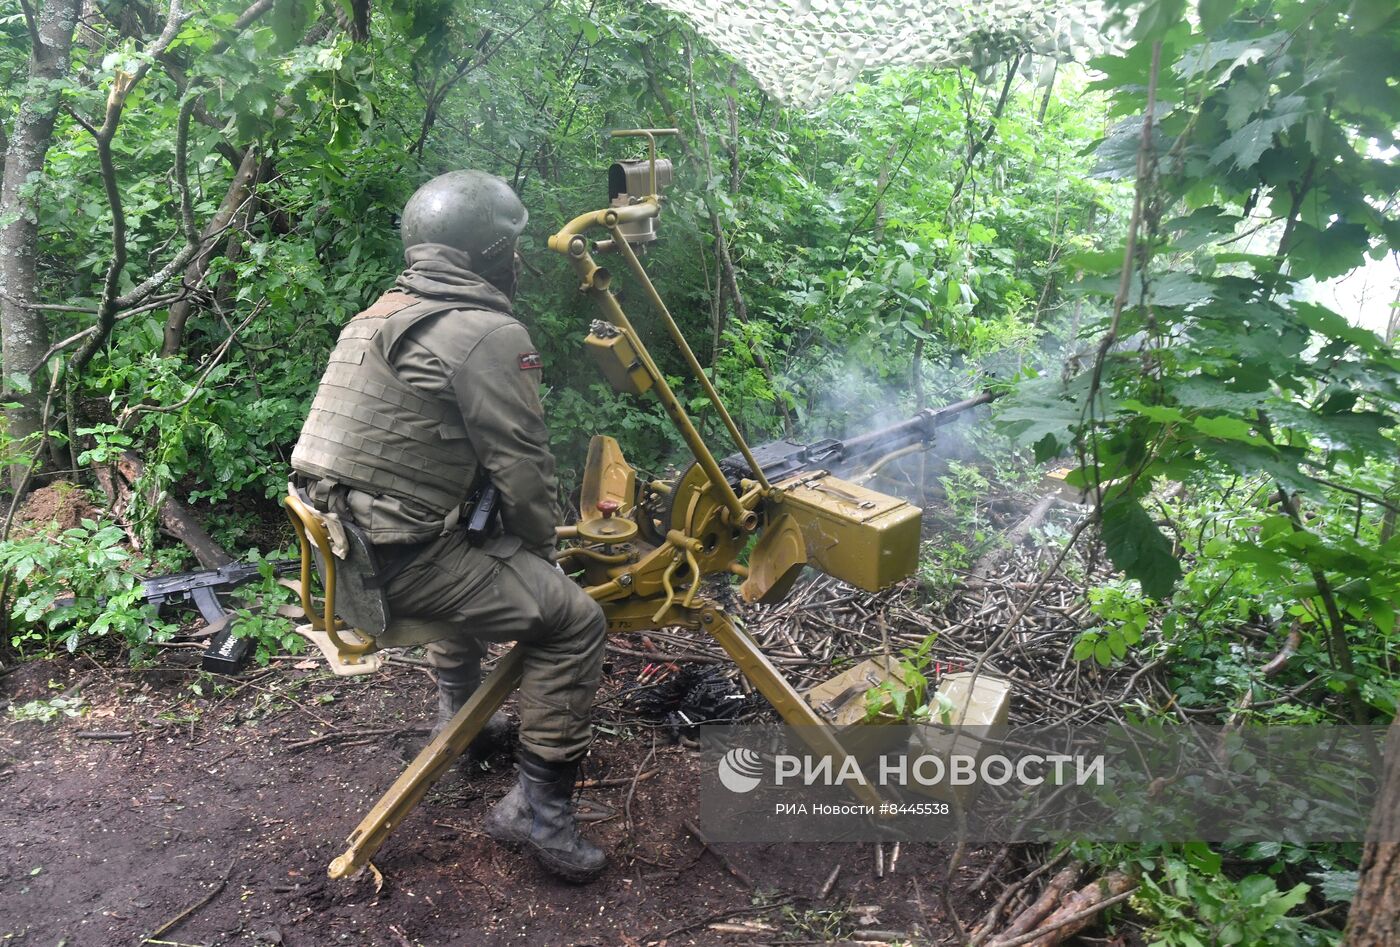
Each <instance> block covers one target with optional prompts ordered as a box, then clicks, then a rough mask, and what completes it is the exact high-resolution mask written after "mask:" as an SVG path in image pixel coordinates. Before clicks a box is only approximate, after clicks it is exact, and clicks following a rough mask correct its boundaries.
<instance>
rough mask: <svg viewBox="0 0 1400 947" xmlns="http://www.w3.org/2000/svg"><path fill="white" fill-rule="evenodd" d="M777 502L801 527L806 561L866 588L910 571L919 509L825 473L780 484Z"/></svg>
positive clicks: (869, 589)
mask: <svg viewBox="0 0 1400 947" xmlns="http://www.w3.org/2000/svg"><path fill="white" fill-rule="evenodd" d="M778 490H779V495H778V496H777V497H776V498H775V506H776V507H777V510H778V511H780V512H782V513H787V514H788V515H790V516H791V517H792V518H793V520H794V521H795V522H796V524H797V526H798V528H799V529H801V531H802V538H803V540H804V542H805V545H806V549H807V562H808V563H809V564H811V565H814V566H816V567H817V568H818V569H821V570H822V571H823V572H825V573H827V574H828V575H832V576H835V577H836V578H838V579H840V580H841V581H842V582H847V583H849V584H851V585H854V586H856V587H857V588H861V589H865V590H866V591H867V592H878V591H880V590H881V589H885V588H888V587H889V586H891V585H893V584H894V583H896V582H898V581H899V580H900V579H903V578H907V577H908V576H910V575H913V573H914V570H915V569H916V568H917V567H918V565H919V526H920V522H921V520H922V517H923V512H922V511H921V510H920V509H918V507H915V506H911V505H910V504H908V503H906V502H905V501H903V500H901V499H899V498H898V497H892V496H889V495H888V494H884V493H877V492H876V491H874V490H868V489H866V488H865V487H862V486H857V485H856V484H854V483H851V482H850V481H847V480H842V479H840V478H839V477H832V476H829V475H827V474H825V473H820V472H818V473H815V474H802V475H800V476H797V477H794V478H793V479H791V480H789V481H787V482H786V483H784V484H781V485H780V486H779V487H778Z"/></svg>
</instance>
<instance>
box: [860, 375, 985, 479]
mask: <svg viewBox="0 0 1400 947" xmlns="http://www.w3.org/2000/svg"><path fill="white" fill-rule="evenodd" d="M999 397H1001V392H997V391H984V392H982V393H981V394H979V395H975V396H973V397H971V398H966V399H964V400H962V401H958V402H955V403H953V404H950V405H948V406H946V407H943V408H925V409H924V410H922V411H920V412H919V413H918V414H916V415H914V416H913V417H912V418H910V419H908V420H907V421H900V422H898V423H896V424H891V425H890V426H889V427H883V428H880V429H879V430H877V431H871V432H869V433H868V434H860V435H857V436H856V437H850V438H847V439H846V440H844V441H842V442H841V444H842V447H843V450H842V452H841V460H842V462H843V463H847V464H849V463H851V462H852V461H854V460H856V459H858V458H862V457H866V456H868V455H870V454H873V453H876V452H880V453H888V452H890V451H895V450H899V449H900V448H901V447H908V446H909V445H911V444H918V443H921V442H923V441H926V440H929V439H930V438H931V437H933V434H934V431H936V430H938V428H940V427H942V426H943V425H945V424H949V423H951V422H952V421H953V420H955V419H956V418H957V417H958V415H960V414H962V413H963V412H964V411H970V410H971V409H973V408H976V407H978V406H979V405H984V404H990V403H991V402H993V401H995V400H996V399H997V398H999Z"/></svg>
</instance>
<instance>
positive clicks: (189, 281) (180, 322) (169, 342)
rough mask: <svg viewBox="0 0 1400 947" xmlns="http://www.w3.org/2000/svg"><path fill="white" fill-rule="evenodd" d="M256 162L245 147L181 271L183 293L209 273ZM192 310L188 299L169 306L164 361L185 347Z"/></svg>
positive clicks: (243, 198) (254, 149)
mask: <svg viewBox="0 0 1400 947" xmlns="http://www.w3.org/2000/svg"><path fill="white" fill-rule="evenodd" d="M258 158H259V155H258V148H257V146H256V145H249V146H248V150H247V151H245V152H243V160H242V161H241V162H239V164H238V170H237V171H235V172H234V174H233V181H232V182H230V183H229V186H228V192H227V193H226V194H225V195H224V201H223V203H222V204H220V205H219V210H218V212H217V213H216V214H214V217H213V219H211V220H210V221H209V225H208V226H207V227H205V228H204V234H203V241H202V248H201V249H200V251H199V253H198V254H196V255H195V258H194V259H193V260H191V261H190V265H189V266H187V267H186V268H185V288H186V290H187V291H193V290H194V289H195V288H196V287H197V286H199V284H200V283H202V282H203V281H204V275H205V274H206V273H208V272H209V263H210V262H211V261H212V260H213V259H214V252H215V249H216V248H217V247H218V246H219V245H220V241H219V239H218V235H219V233H220V232H221V231H223V229H224V228H225V227H227V226H228V225H229V222H230V221H232V220H233V215H234V214H236V213H237V212H238V209H239V208H240V207H242V206H243V202H244V201H246V200H247V199H248V192H249V190H250V189H251V188H252V186H253V181H254V179H255V178H256V176H257V172H258V167H259V160H258ZM193 308H194V304H193V303H192V302H191V301H190V299H189V297H188V296H186V297H185V298H183V299H178V300H176V301H175V302H174V303H173V304H171V306H170V314H169V316H167V317H166V320H165V341H164V342H163V343H162V345H161V347H160V354H161V355H164V356H167V357H168V356H171V355H179V354H180V349H182V348H183V347H184V345H185V323H186V322H188V321H189V318H190V313H191V311H192V310H193Z"/></svg>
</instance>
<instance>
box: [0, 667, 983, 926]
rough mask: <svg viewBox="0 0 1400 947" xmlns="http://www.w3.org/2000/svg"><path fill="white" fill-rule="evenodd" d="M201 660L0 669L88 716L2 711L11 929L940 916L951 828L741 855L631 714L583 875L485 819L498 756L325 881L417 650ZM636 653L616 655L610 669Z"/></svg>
mask: <svg viewBox="0 0 1400 947" xmlns="http://www.w3.org/2000/svg"><path fill="white" fill-rule="evenodd" d="M197 660H198V651H197V650H166V651H163V652H162V657H161V660H160V662H159V663H158V665H157V666H156V667H154V668H150V669H142V670H136V669H130V668H127V667H125V666H122V665H121V663H120V662H119V661H116V660H114V661H113V662H111V663H108V664H99V663H98V662H97V661H94V660H92V659H91V658H86V657H78V658H72V659H68V658H64V659H55V660H44V661H37V662H32V663H29V664H26V665H22V666H20V667H19V668H17V669H15V670H13V671H11V672H9V673H7V674H5V676H4V677H0V705H3V704H4V703H6V702H9V703H10V705H11V706H13V707H15V708H20V707H22V706H25V705H27V704H28V703H29V702H30V701H33V700H36V699H45V700H48V699H51V698H53V697H55V696H62V695H67V696H69V697H81V698H82V699H83V703H82V714H81V715H80V716H76V717H60V718H59V719H57V720H54V721H50V722H41V721H23V720H20V721H17V720H12V719H10V718H9V715H4V716H0V720H3V721H4V722H3V723H0V727H3V730H0V837H3V839H4V845H3V846H2V847H0V945H4V947H10V945H26V947H29V945H33V947H60V945H61V947H88V945H92V947H108V945H124V944H140V943H143V942H146V943H156V944H166V945H171V944H175V945H216V944H218V945H223V944H274V945H288V947H311V945H335V944H347V945H380V944H383V945H390V947H406V945H422V947H439V945H443V947H446V945H463V947H478V945H494V944H531V945H542V947H554V945H606V947H632V945H643V944H650V945H671V947H677V945H691V944H746V945H753V944H765V943H783V944H791V943H826V942H847V941H851V940H854V939H855V938H857V937H858V938H860V939H861V940H862V942H867V943H868V942H872V941H873V942H876V943H879V942H914V943H921V944H922V943H950V942H953V940H954V938H953V936H952V935H951V933H950V926H949V925H948V923H947V921H946V919H945V917H944V913H943V908H942V907H941V898H940V891H941V888H942V879H943V866H944V865H945V864H946V860H947V852H945V851H942V850H940V849H939V848H938V847H935V846H908V845H906V846H904V848H903V851H902V853H901V855H900V858H899V861H898V863H897V865H896V866H895V868H894V870H893V871H886V872H885V873H884V875H883V877H877V875H876V871H875V858H874V850H873V846H872V845H869V844H864V845H818V846H812V845H808V846H792V845H788V846H764V845H753V846H732V845H731V846H724V847H723V848H722V849H721V855H722V857H723V858H724V859H727V860H728V861H729V863H730V865H732V866H733V868H734V869H737V874H736V873H734V872H731V870H730V869H729V868H727V867H726V865H725V864H724V863H723V861H722V860H721V857H719V856H717V855H716V854H715V853H714V852H711V851H708V850H706V849H705V847H704V846H703V845H701V844H700V843H699V842H698V841H697V840H696V839H694V838H693V837H691V835H690V834H689V833H688V832H687V830H686V829H685V827H684V825H683V822H684V821H685V820H686V819H687V817H688V815H689V814H690V813H691V812H693V811H694V808H695V794H696V785H697V782H698V780H697V778H696V774H697V757H696V756H695V755H693V754H692V753H691V751H690V750H688V749H686V748H685V747H684V746H672V745H669V744H668V741H667V739H666V738H665V736H664V735H663V736H662V737H661V738H660V739H659V740H658V743H657V745H658V750H657V756H656V760H657V763H659V765H655V764H653V768H655V769H656V772H655V775H654V776H650V777H647V778H644V779H642V780H640V781H637V782H635V783H634V777H635V776H636V775H637V773H638V772H639V771H640V767H641V765H642V763H643V762H644V761H645V759H646V757H647V755H648V753H649V751H650V750H651V748H652V734H653V733H654V732H655V731H653V730H651V729H647V728H646V727H645V726H644V725H642V723H641V722H640V721H631V722H629V721H628V720H627V719H625V715H623V717H622V718H619V719H617V720H616V721H615V723H614V724H612V725H609V726H607V727H606V730H607V732H601V733H600V735H599V738H598V740H597V741H596V743H595V746H594V749H593V751H592V754H591V756H590V759H589V762H588V765H587V767H586V770H585V772H584V773H583V776H584V777H585V778H589V779H593V780H599V781H602V782H603V785H601V786H593V787H591V788H586V789H584V790H583V792H582V800H583V801H582V803H581V812H583V813H584V814H585V815H587V816H588V817H589V818H591V819H594V820H596V821H594V822H592V823H591V825H590V826H589V828H588V832H589V833H590V835H591V836H592V837H593V838H595V839H596V840H597V841H598V842H599V843H600V844H602V845H604V846H605V847H606V848H607V849H608V851H609V852H610V853H611V855H612V858H613V861H612V865H611V867H610V868H609V870H608V872H607V874H606V875H605V876H604V877H603V878H602V879H601V880H600V881H598V882H596V883H595V884H593V885H589V886H584V887H575V886H571V885H567V884H564V883H561V882H558V881H555V880H553V879H552V878H550V877H548V876H546V875H545V874H544V873H543V872H542V871H540V870H539V869H538V868H537V867H536V866H535V865H534V864H533V862H531V861H529V860H528V859H527V858H525V857H523V856H520V855H517V854H514V853H511V852H509V851H506V850H504V849H502V848H500V847H499V846H497V845H496V844H495V843H494V842H492V841H491V840H490V839H489V838H487V837H486V836H484V835H483V834H482V833H481V832H480V824H481V820H482V817H483V816H484V814H485V812H486V810H487V807H488V806H489V805H490V803H491V802H493V801H494V800H495V799H497V798H498V797H499V796H501V795H502V794H503V793H504V792H505V791H506V789H507V788H508V786H509V785H510V782H511V780H512V778H513V775H512V774H511V771H510V766H509V764H508V761H507V760H505V759H498V760H497V761H495V763H494V770H491V771H479V772H476V773H473V774H469V775H468V776H465V777H463V776H460V775H453V776H450V777H448V778H446V779H444V780H443V781H442V782H441V783H440V784H439V785H438V787H437V788H436V789H435V790H434V791H433V792H432V793H431V794H430V795H429V797H428V799H427V800H426V801H425V803H424V804H423V805H422V806H421V807H420V808H419V809H418V810H417V811H415V812H414V813H413V815H412V816H411V817H410V818H409V819H408V821H407V822H406V823H405V824H404V825H403V826H401V827H400V828H399V829H398V830H397V831H396V832H395V833H394V834H393V836H392V837H391V838H390V840H389V841H388V843H387V844H386V845H385V846H384V848H383V849H382V850H381V851H380V852H379V854H378V856H377V857H376V858H375V865H376V866H377V868H378V869H379V870H380V872H381V873H382V876H383V882H382V887H379V888H378V890H376V882H375V880H374V878H373V877H372V876H370V875H368V874H367V873H362V876H361V877H357V878H354V879H349V880H345V881H331V880H329V879H328V878H327V876H326V865H327V864H328V863H329V861H330V860H331V859H332V858H333V857H334V856H335V855H337V854H339V853H340V851H341V850H342V849H343V841H344V839H345V837H346V835H347V834H349V832H350V831H351V829H352V828H353V827H354V826H355V824H356V823H357V822H358V821H359V819H360V818H361V816H362V815H363V813H364V812H365V811H366V810H367V809H368V807H369V806H370V805H371V804H372V803H373V801H374V800H375V799H376V798H377V796H378V794H379V793H381V792H382V791H383V790H384V789H385V788H387V787H388V785H389V784H390V783H391V782H392V781H393V779H394V777H395V776H396V775H397V773H398V772H399V771H400V769H401V768H402V766H403V754H404V752H405V750H406V748H407V747H410V746H412V745H413V743H414V742H415V741H418V740H421V739H423V737H422V733H421V732H415V731H414V728H419V727H421V726H422V725H423V724H424V723H425V722H426V721H427V720H428V716H429V712H430V705H431V700H432V685H431V681H430V679H429V678H428V676H427V672H426V671H425V670H424V669H423V668H422V667H418V666H414V665H411V664H409V665H390V666H389V667H386V668H385V669H384V670H382V671H381V672H380V673H379V674H376V675H372V676H370V677H368V678H355V679H337V678H334V677H331V676H329V675H327V674H326V673H325V672H324V671H323V670H321V668H320V667H319V666H318V664H316V663H314V662H310V661H296V660H288V661H279V662H276V663H274V664H273V665H272V666H271V667H270V668H269V669H266V670H257V669H254V670H252V671H250V672H248V673H246V674H245V675H244V676H243V677H241V678H237V679H231V678H210V677H207V676H204V677H201V675H200V674H199V672H198V671H197V668H196V666H195V665H196V662H197ZM640 667H641V663H635V664H634V663H633V662H632V660H631V659H627V658H618V659H614V660H613V662H612V663H611V664H610V666H609V669H608V678H607V683H606V684H605V688H607V687H612V688H614V689H615V688H616V687H617V686H618V682H620V681H630V680H633V679H635V677H636V674H637V672H638V670H639V669H640ZM197 691H201V692H202V693H198V692H197ZM0 710H3V708H2V707H0ZM366 730H370V731H375V732H373V733H369V734H362V733H361V731H366ZM386 731H394V732H386ZM322 736H324V737H327V739H325V740H323V741H321V742H316V743H311V744H309V745H305V741H308V740H312V739H314V738H316V737H322ZM298 744H303V745H300V746H299V745H298ZM634 785H635V797H634V798H633V799H632V801H631V804H630V815H631V825H632V829H631V831H630V832H629V830H628V819H627V811H628V803H627V796H628V793H629V791H630V790H631V789H632V788H633V786H634ZM838 864H839V865H840V866H841V870H840V873H839V876H838V878H837V880H836V882H835V884H834V885H833V886H832V888H831V890H830V892H829V894H828V895H827V896H826V897H825V898H821V897H818V894H819V892H820V891H821V889H822V887H823V884H824V882H825V881H826V880H827V878H828V877H829V876H830V875H831V872H832V870H833V869H834V868H835V867H836V866H837V865H838ZM985 864H986V857H985V856H984V855H982V854H981V853H973V854H972V856H971V857H968V858H965V859H964V864H963V866H962V867H961V869H960V871H959V878H958V879H956V880H955V884H954V896H953V899H952V900H953V903H954V904H955V905H956V910H957V911H958V913H959V914H960V915H961V917H963V918H973V917H976V916H978V914H980V913H981V911H982V910H984V909H985V908H986V907H987V905H988V903H989V899H990V897H991V895H992V894H994V893H995V892H983V891H976V890H968V889H969V887H970V886H971V885H972V884H973V883H974V881H975V879H977V877H978V875H979V873H980V872H981V870H982V868H983V867H985ZM740 875H742V876H743V878H745V879H747V881H745V880H741V879H740V877H739V876H740ZM749 882H751V883H752V886H751V885H750V883H749ZM157 932H159V933H158V934H157ZM882 932H883V933H882ZM148 937H149V938H150V940H146V938H148Z"/></svg>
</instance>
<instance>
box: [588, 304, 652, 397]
mask: <svg viewBox="0 0 1400 947" xmlns="http://www.w3.org/2000/svg"><path fill="white" fill-rule="evenodd" d="M583 344H584V345H585V346H586V347H587V348H588V351H589V353H590V354H591V355H592V356H593V361H595V362H597V363H598V370H599V371H601V372H602V373H603V377H605V378H607V380H608V383H609V384H611V385H612V386H613V389H614V390H616V391H619V392H621V393H623V394H633V395H640V394H645V393H646V391H647V390H648V389H649V388H651V386H652V379H651V375H650V374H648V373H647V370H646V366H645V365H643V364H642V360H641V359H640V358H639V357H638V356H637V350H636V349H634V348H633V347H632V343H631V342H630V341H629V340H628V338H627V336H626V335H625V334H624V333H623V332H622V330H621V329H619V328H618V327H617V326H615V325H612V324H611V323H607V322H595V323H593V331H591V332H590V333H589V334H588V336H587V337H586V338H585V339H584V340H583Z"/></svg>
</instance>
